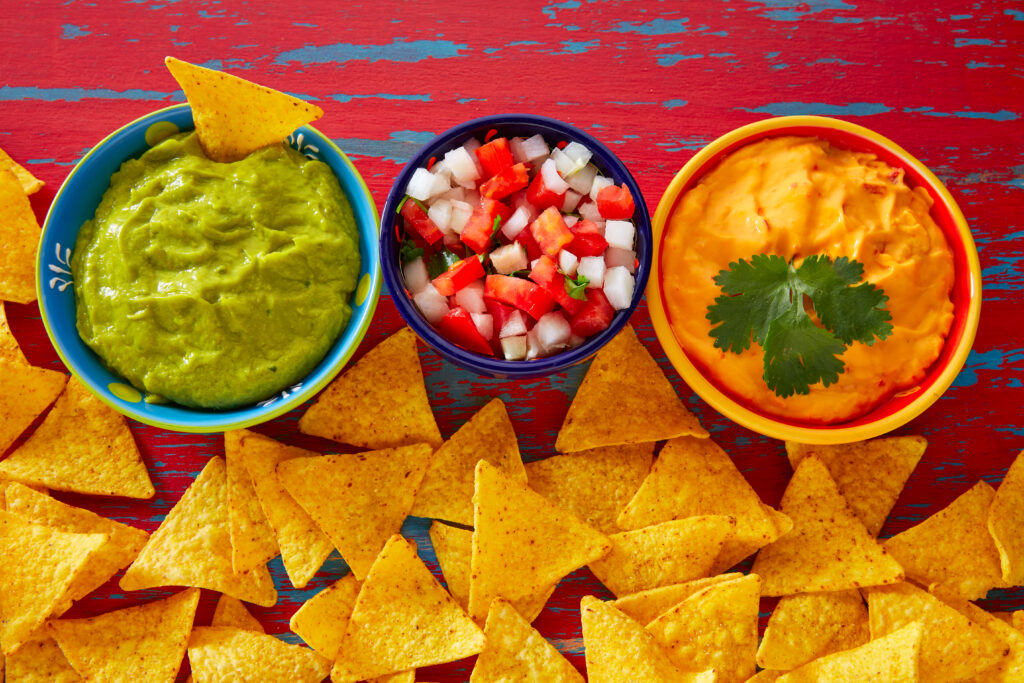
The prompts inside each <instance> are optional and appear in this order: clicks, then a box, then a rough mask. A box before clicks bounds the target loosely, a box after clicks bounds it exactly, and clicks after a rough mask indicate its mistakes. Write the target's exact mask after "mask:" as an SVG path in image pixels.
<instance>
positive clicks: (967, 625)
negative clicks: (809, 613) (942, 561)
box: [865, 582, 1009, 682]
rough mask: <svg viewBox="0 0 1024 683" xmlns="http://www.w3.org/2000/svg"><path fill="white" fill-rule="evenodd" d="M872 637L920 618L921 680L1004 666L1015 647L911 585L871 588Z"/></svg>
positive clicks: (966, 675)
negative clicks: (1009, 651)
mask: <svg viewBox="0 0 1024 683" xmlns="http://www.w3.org/2000/svg"><path fill="white" fill-rule="evenodd" d="M865 593H866V595H867V599H868V618H869V620H870V623H871V638H872V640H874V639H876V638H881V637H882V636H886V635H889V634H890V633H894V632H896V631H898V630H899V629H901V628H903V627H904V626H907V625H908V624H912V623H914V622H917V621H920V622H921V623H922V624H923V626H924V637H923V638H922V640H921V680H922V681H939V682H942V681H961V680H964V679H965V678H969V677H971V676H974V675H976V674H978V673H980V672H982V671H985V670H986V669H988V668H990V667H992V666H995V665H996V664H998V663H999V662H1000V661H1001V660H1002V658H1003V657H1004V656H1005V655H1006V653H1007V651H1008V650H1009V645H1008V644H1007V643H1006V641H1005V640H1003V639H1002V638H1000V637H999V636H997V635H995V634H993V633H992V632H991V631H989V630H988V629H986V628H985V627H983V626H981V625H979V624H976V623H974V622H973V621H971V620H969V619H968V618H967V617H965V616H964V615H962V614H960V613H959V612H958V611H957V610H955V609H954V608H952V607H950V606H949V605H947V604H946V603H944V602H942V601H941V600H939V599H938V598H936V597H935V596H934V595H929V594H928V593H926V592H925V591H923V590H921V589H920V588H916V587H914V586H912V585H911V584H909V583H906V582H904V583H899V584H896V585H894V586H879V587H877V588H870V589H868V590H866V591H865Z"/></svg>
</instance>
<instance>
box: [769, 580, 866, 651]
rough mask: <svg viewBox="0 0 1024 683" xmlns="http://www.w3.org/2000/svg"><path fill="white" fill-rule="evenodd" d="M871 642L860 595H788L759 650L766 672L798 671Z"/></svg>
mask: <svg viewBox="0 0 1024 683" xmlns="http://www.w3.org/2000/svg"><path fill="white" fill-rule="evenodd" d="M870 639H871V632H870V629H869V628H868V608H867V606H866V605H865V604H864V598H862V597H861V595H860V591H857V590H849V591H839V592H835V593H800V594H797V595H787V596H785V597H784V598H782V599H781V600H779V604H778V605H776V607H775V610H774V611H772V616H771V618H770V619H768V626H767V628H765V631H764V637H763V638H762V639H761V645H760V647H759V648H758V650H757V665H758V666H760V667H762V668H765V669H782V670H790V669H796V668H797V667H799V666H802V665H804V664H806V663H807V662H809V661H811V660H812V659H817V658H818V657H823V656H825V655H829V654H832V653H834V652H841V651H843V650H852V649H853V648H855V647H860V646H861V645H864V644H865V643H867V642H868V641H869V640H870Z"/></svg>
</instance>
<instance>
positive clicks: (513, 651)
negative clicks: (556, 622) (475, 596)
mask: <svg viewBox="0 0 1024 683" xmlns="http://www.w3.org/2000/svg"><path fill="white" fill-rule="evenodd" d="M484 635H485V636H486V637H487V645H486V646H485V647H484V651H483V652H481V653H480V656H479V657H477V659H476V665H475V666H474V667H473V674H472V676H470V679H469V683H498V682H500V681H522V682H523V683H531V682H535V683H584V681H583V676H581V675H580V673H579V672H578V671H576V667H574V666H573V665H572V664H570V663H569V660H567V659H566V658H565V657H563V656H562V654H561V653H560V652H559V651H558V650H556V649H555V648H554V646H553V645H551V643H549V642H548V641H547V640H545V639H544V636H542V635H541V634H540V633H538V632H537V631H536V630H534V629H533V627H531V626H530V624H529V622H527V621H526V620H525V619H523V618H522V617H521V616H520V615H519V612H517V611H516V610H515V608H514V607H512V605H511V604H510V603H509V602H507V601H505V600H502V599H500V598H499V599H497V600H495V601H494V602H492V603H491V609H490V611H488V613H487V625H486V626H485V627H484Z"/></svg>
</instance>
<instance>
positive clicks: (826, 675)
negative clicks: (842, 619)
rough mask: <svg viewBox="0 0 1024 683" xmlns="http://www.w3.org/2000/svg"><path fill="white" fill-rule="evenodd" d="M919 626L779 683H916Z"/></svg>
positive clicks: (830, 658) (831, 657)
mask: <svg viewBox="0 0 1024 683" xmlns="http://www.w3.org/2000/svg"><path fill="white" fill-rule="evenodd" d="M921 638H922V628H921V623H920V622H914V623H912V624H908V625H906V626H904V627H903V628H901V629H899V630H898V631H894V632H893V633H891V634H889V635H887V636H883V637H882V638H879V639H877V640H873V641H871V642H870V643H865V644H864V645H861V646H859V647H856V648H850V649H848V650H845V651H841V652H836V653H834V654H830V655H827V656H824V657H822V658H820V659H816V660H814V661H813V662H811V663H809V664H806V665H804V666H802V667H800V668H799V669H796V670H795V671H791V672H789V673H788V674H786V675H785V676H782V677H780V678H779V679H778V680H779V682H780V683H848V682H849V681H886V682H887V683H918V681H920V680H923V679H921V678H920V677H919V676H920V674H919V668H920V667H919V666H918V660H919V658H920V655H921Z"/></svg>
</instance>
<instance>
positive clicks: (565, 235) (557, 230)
mask: <svg viewBox="0 0 1024 683" xmlns="http://www.w3.org/2000/svg"><path fill="white" fill-rule="evenodd" d="M529 229H530V231H531V232H532V233H533V238H534V239H535V240H537V244H538V245H540V250H541V251H542V252H544V253H545V254H547V255H548V256H551V257H557V256H558V252H560V251H561V250H562V247H564V246H565V245H567V244H569V242H572V233H571V232H570V231H569V227H568V226H567V225H566V224H565V219H564V218H563V217H562V212H561V211H559V210H558V209H556V208H555V207H553V206H551V207H548V208H546V209H544V212H543V213H541V215H539V216H537V220H535V221H534V222H533V223H531V224H530V228H529Z"/></svg>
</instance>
